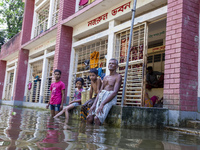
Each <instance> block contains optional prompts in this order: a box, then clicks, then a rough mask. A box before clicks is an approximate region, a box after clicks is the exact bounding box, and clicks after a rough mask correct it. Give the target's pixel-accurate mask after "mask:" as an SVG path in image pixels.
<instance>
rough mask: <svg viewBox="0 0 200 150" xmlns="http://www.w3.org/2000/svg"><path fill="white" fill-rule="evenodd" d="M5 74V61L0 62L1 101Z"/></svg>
mask: <svg viewBox="0 0 200 150" xmlns="http://www.w3.org/2000/svg"><path fill="white" fill-rule="evenodd" d="M5 73H6V61H2V60H0V99H2V96H3V95H2V94H3V86H4V79H5Z"/></svg>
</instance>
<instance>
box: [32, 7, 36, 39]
mask: <svg viewBox="0 0 200 150" xmlns="http://www.w3.org/2000/svg"><path fill="white" fill-rule="evenodd" d="M36 21H37V13H36V12H35V10H34V15H33V23H32V31H31V39H33V38H34V36H35V35H34V34H35V26H36Z"/></svg>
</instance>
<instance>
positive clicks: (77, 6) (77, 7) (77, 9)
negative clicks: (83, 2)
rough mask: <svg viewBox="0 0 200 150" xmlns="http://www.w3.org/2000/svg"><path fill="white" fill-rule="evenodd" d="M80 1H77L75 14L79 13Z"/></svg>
mask: <svg viewBox="0 0 200 150" xmlns="http://www.w3.org/2000/svg"><path fill="white" fill-rule="evenodd" d="M79 1H80V0H76V5H75V7H76V8H75V12H77V11H79Z"/></svg>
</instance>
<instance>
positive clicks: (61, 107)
mask: <svg viewBox="0 0 200 150" xmlns="http://www.w3.org/2000/svg"><path fill="white" fill-rule="evenodd" d="M64 99H65V89H63V90H62V101H61V104H60V110H62V109H63V102H64Z"/></svg>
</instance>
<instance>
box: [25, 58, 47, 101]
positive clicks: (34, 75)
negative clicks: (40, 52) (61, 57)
mask: <svg viewBox="0 0 200 150" xmlns="http://www.w3.org/2000/svg"><path fill="white" fill-rule="evenodd" d="M42 67H43V60H40V61H37V62H35V63H32V64H31V65H30V72H29V80H28V81H29V82H28V85H27V86H28V87H27V88H28V90H27V96H26V102H36V103H37V102H39V98H40V86H41V78H42Z"/></svg>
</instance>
